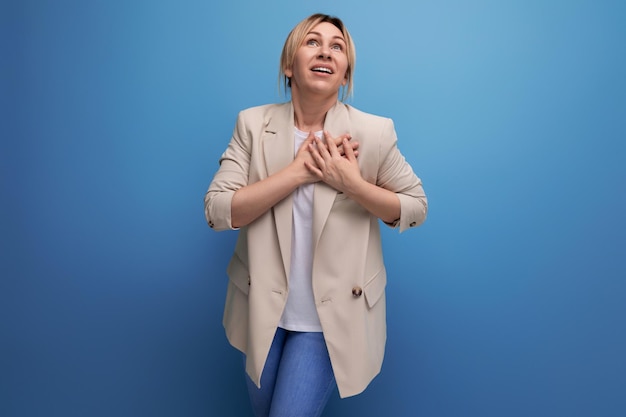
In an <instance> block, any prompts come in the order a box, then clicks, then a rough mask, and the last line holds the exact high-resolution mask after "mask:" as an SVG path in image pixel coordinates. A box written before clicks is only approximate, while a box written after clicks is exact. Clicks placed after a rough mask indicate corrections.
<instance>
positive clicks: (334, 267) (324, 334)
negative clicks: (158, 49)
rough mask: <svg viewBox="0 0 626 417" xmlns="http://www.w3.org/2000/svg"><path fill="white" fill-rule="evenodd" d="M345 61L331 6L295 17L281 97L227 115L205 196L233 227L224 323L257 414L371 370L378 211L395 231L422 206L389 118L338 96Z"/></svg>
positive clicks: (379, 331)
mask: <svg viewBox="0 0 626 417" xmlns="http://www.w3.org/2000/svg"><path fill="white" fill-rule="evenodd" d="M354 62H355V50H354V44H353V43H352V39H351V37H350V34H349V33H348V30H347V29H346V28H345V26H344V25H343V23H342V21H341V20H340V19H338V18H336V17H332V16H328V15H322V14H315V15H312V16H310V17H308V18H306V19H304V20H303V21H302V22H300V23H299V24H298V25H297V26H296V27H295V28H294V29H293V30H292V31H291V33H290V34H289V36H288V37H287V39H286V41H285V45H284V47H283V51H282V55H281V60H280V77H281V79H282V80H283V82H284V84H285V87H286V88H287V89H290V92H291V101H290V102H287V103H282V104H270V105H265V106H260V107H254V108H251V109H247V110H244V111H242V112H241V113H240V114H239V116H238V119H237V124H236V126H235V130H234V132H233V136H232V139H231V141H230V143H229V145H228V148H227V149H226V151H225V152H224V154H223V155H222V157H221V159H220V168H219V170H218V172H217V173H216V174H215V177H214V178H213V181H212V182H211V185H210V186H209V190H208V192H207V194H206V196H205V215H206V218H207V221H208V223H209V226H210V227H212V228H213V229H215V230H226V229H239V236H238V240H237V244H236V247H235V253H234V255H233V257H232V259H231V261H230V263H229V266H228V276H229V285H228V290H227V295H226V306H225V311H224V326H225V329H226V334H227V337H228V339H229V341H230V343H231V344H232V345H233V346H235V347H236V348H237V349H239V350H241V351H242V352H243V353H244V354H245V358H246V371H247V374H248V378H247V380H248V385H249V392H250V398H251V402H252V406H253V408H254V410H255V413H256V415H257V416H272V417H276V416H294V415H297V416H319V415H320V414H321V412H322V410H323V408H324V406H325V404H326V402H327V400H328V398H329V396H330V394H331V392H332V391H333V390H334V389H335V386H337V387H338V389H339V394H340V396H341V397H342V398H343V397H348V396H352V395H356V394H358V393H360V392H362V391H363V390H364V389H365V388H366V386H367V385H368V384H369V382H370V381H371V380H372V379H373V378H374V376H376V374H378V372H379V371H380V367H381V364H382V360H383V354H384V348H385V339H386V324H385V295H384V290H385V284H386V273H385V267H384V264H383V256H382V249H381V239H380V230H379V222H378V219H381V220H382V221H383V222H384V223H386V224H388V225H389V226H391V227H397V228H399V230H400V231H404V230H405V229H407V228H411V227H415V226H418V225H420V224H421V223H422V222H423V221H424V220H425V218H426V212H427V203H426V196H425V194H424V191H423V188H422V184H421V181H420V179H419V178H418V177H417V176H416V175H415V174H414V173H413V170H412V169H411V167H410V166H409V165H408V163H407V162H406V161H405V159H404V157H403V156H402V155H401V154H400V152H399V151H398V148H397V147H396V134H395V131H394V127H393V122H392V121H391V120H390V119H385V118H382V117H378V116H374V115H370V114H366V113H363V112H361V111H359V110H356V109H355V108H353V107H351V106H349V105H346V104H343V103H342V102H341V101H339V93H340V92H341V91H343V92H346V93H348V94H349V93H350V92H351V90H352V74H353V71H354Z"/></svg>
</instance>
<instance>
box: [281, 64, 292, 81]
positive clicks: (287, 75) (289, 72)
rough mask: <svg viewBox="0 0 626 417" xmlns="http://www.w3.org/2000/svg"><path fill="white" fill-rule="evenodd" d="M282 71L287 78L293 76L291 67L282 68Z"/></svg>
mask: <svg viewBox="0 0 626 417" xmlns="http://www.w3.org/2000/svg"><path fill="white" fill-rule="evenodd" d="M283 73H284V74H285V76H286V77H287V78H291V77H292V76H293V71H292V69H291V67H288V68H285V69H283Z"/></svg>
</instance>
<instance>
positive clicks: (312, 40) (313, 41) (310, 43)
mask: <svg viewBox="0 0 626 417" xmlns="http://www.w3.org/2000/svg"><path fill="white" fill-rule="evenodd" d="M306 44H307V45H308V46H317V41H316V40H315V39H309V40H308V41H306Z"/></svg>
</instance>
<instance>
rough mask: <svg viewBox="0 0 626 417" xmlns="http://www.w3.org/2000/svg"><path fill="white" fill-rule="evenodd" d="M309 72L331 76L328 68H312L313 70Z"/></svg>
mask: <svg viewBox="0 0 626 417" xmlns="http://www.w3.org/2000/svg"><path fill="white" fill-rule="evenodd" d="M311 71H313V72H321V73H323V74H332V73H333V72H332V71H331V70H330V68H325V67H314V68H311Z"/></svg>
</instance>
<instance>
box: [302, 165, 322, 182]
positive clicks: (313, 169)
mask: <svg viewBox="0 0 626 417" xmlns="http://www.w3.org/2000/svg"><path fill="white" fill-rule="evenodd" d="M304 166H305V167H306V168H307V169H308V170H309V171H311V172H312V173H313V175H315V176H316V177H317V178H320V179H321V178H324V174H323V173H322V171H321V170H320V169H319V168H318V167H316V166H315V165H313V164H312V163H310V162H309V161H304Z"/></svg>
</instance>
